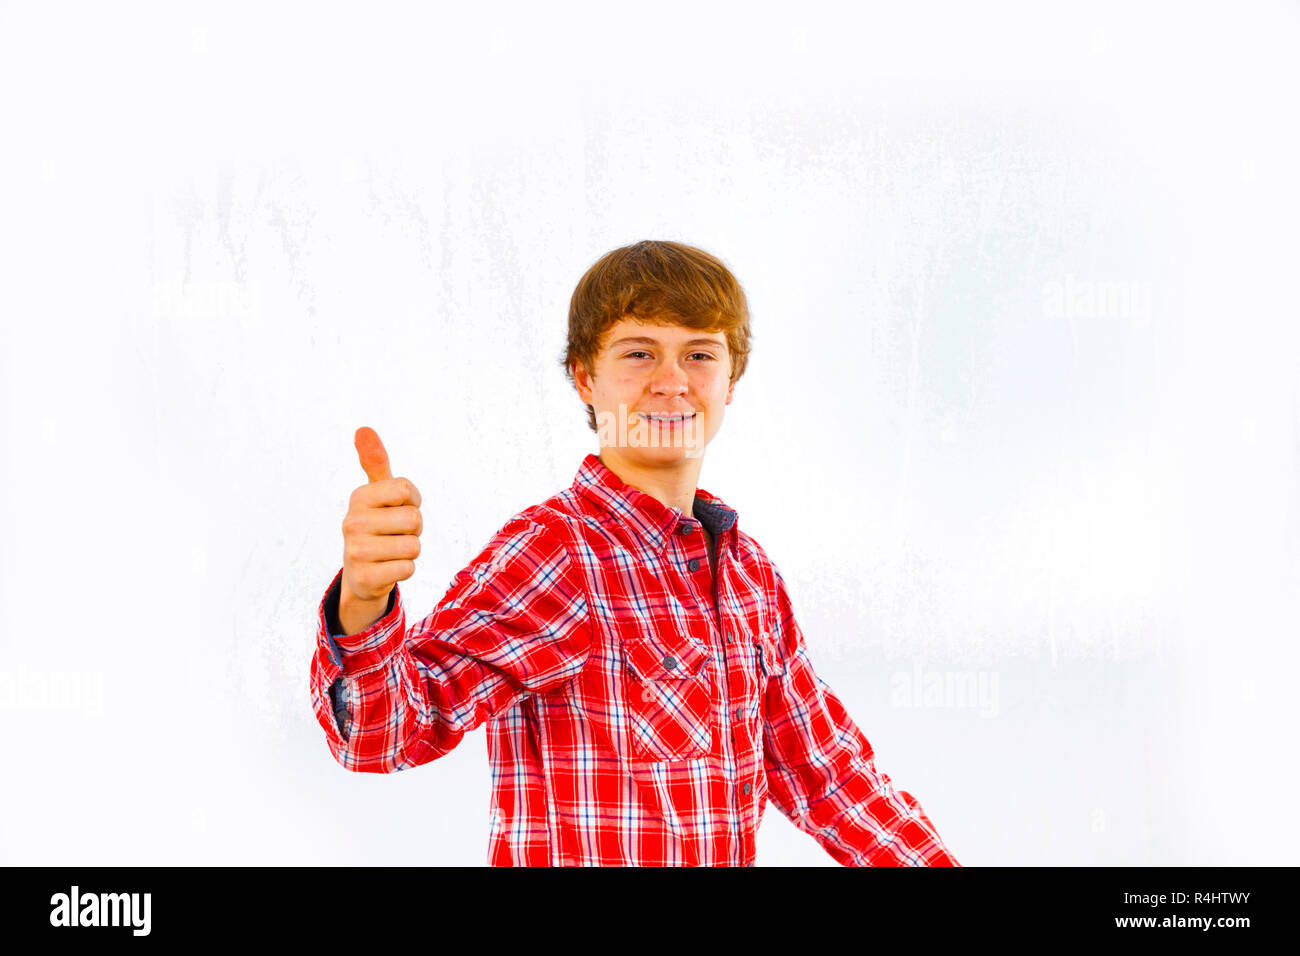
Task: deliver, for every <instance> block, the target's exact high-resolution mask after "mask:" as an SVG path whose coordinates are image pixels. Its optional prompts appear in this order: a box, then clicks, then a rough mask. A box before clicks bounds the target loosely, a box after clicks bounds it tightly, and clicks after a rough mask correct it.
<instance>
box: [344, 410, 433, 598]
mask: <svg viewBox="0 0 1300 956" xmlns="http://www.w3.org/2000/svg"><path fill="white" fill-rule="evenodd" d="M354 444H355V445H356V449H357V457H358V458H359V459H360V461H361V467H362V469H363V470H364V471H365V473H366V477H367V478H368V479H369V480H368V481H367V482H366V483H365V484H364V485H362V486H361V487H359V488H357V489H356V490H355V491H353V492H352V497H351V498H350V499H349V500H348V513H347V517H345V518H344V519H343V581H342V586H343V590H342V591H341V592H340V595H339V599H340V602H341V603H342V602H349V601H364V602H372V601H379V600H385V601H386V600H387V599H388V595H389V594H390V593H392V590H393V585H395V584H396V583H397V582H398V581H405V580H406V579H407V578H409V577H410V576H411V575H412V574H414V573H415V559H416V558H417V557H419V554H420V532H421V531H423V530H424V519H423V518H421V517H420V492H419V489H417V488H416V487H415V485H414V484H412V483H411V482H410V481H409V480H408V479H406V478H394V477H393V473H392V472H391V471H390V470H389V468H388V452H387V451H385V450H384V443H383V442H381V441H380V440H379V436H378V435H377V434H376V433H375V430H374V429H373V428H366V427H364V426H363V427H361V428H358V429H357V434H356V438H355V440H354Z"/></svg>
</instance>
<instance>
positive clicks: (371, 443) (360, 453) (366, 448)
mask: <svg viewBox="0 0 1300 956" xmlns="http://www.w3.org/2000/svg"><path fill="white" fill-rule="evenodd" d="M353 444H355V445H356V446H357V457H358V458H360V459H361V467H362V468H363V469H365V472H366V477H367V478H369V479H370V480H371V481H383V480H384V479H386V478H392V477H393V473H392V472H391V471H389V470H388V452H387V451H385V450H384V443H383V442H381V441H380V440H379V435H378V434H377V433H376V432H375V430H374V429H373V428H367V427H366V426H365V425H362V426H361V427H360V428H358V429H357V434H356V437H355V438H354V439H353Z"/></svg>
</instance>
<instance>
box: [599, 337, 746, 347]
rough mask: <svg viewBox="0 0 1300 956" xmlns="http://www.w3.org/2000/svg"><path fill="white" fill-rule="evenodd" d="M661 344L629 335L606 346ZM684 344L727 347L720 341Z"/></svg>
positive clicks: (689, 345) (654, 340)
mask: <svg viewBox="0 0 1300 956" xmlns="http://www.w3.org/2000/svg"><path fill="white" fill-rule="evenodd" d="M659 344H660V343H659V341H658V340H657V339H652V338H649V337H648V336H645V335H627V336H624V337H623V338H621V339H619V340H618V341H616V342H610V343H609V345H607V346H606V348H611V349H612V348H614V347H615V346H616V345H659ZM683 344H684V345H686V346H688V347H693V346H696V345H716V346H720V347H723V348H725V347H726V345H727V343H726V342H722V341H719V340H718V339H691V340H690V341H689V342H685V343H683Z"/></svg>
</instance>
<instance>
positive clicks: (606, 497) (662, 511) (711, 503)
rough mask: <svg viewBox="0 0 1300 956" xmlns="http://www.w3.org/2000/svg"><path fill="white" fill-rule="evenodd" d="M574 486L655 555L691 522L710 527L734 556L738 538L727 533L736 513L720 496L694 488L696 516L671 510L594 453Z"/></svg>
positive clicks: (693, 508)
mask: <svg viewBox="0 0 1300 956" xmlns="http://www.w3.org/2000/svg"><path fill="white" fill-rule="evenodd" d="M573 487H574V489H575V490H577V491H578V492H579V493H581V494H582V495H584V496H585V497H587V498H588V499H589V500H591V501H592V502H594V503H595V504H596V505H598V506H599V507H600V508H601V509H602V510H604V511H606V512H608V513H609V514H612V515H613V516H614V517H616V518H618V519H619V520H620V521H622V522H623V523H625V524H627V525H629V526H631V528H632V530H633V531H634V532H636V533H637V534H638V535H640V536H641V537H642V538H643V539H645V541H646V542H647V543H648V544H649V545H650V546H651V548H653V549H654V551H655V553H656V554H658V553H662V551H663V549H664V547H665V545H667V543H668V538H669V536H670V535H672V533H673V532H674V531H675V530H676V529H677V526H678V525H679V524H682V523H691V522H692V520H694V521H696V522H698V523H699V524H702V525H703V526H704V527H706V528H708V529H709V531H710V532H712V534H713V536H714V537H715V538H717V539H718V540H719V543H722V542H723V541H724V540H725V543H726V546H727V547H730V548H731V549H732V552H733V554H734V553H735V548H736V536H735V535H734V534H727V532H728V531H729V530H731V529H732V528H733V527H735V524H736V517H737V515H736V512H735V511H734V510H733V509H731V508H729V507H727V505H726V504H725V503H724V502H723V500H722V499H721V498H719V497H718V496H717V495H714V494H711V493H709V492H707V491H705V490H704V489H703V488H696V489H695V501H694V504H693V507H692V511H693V514H692V515H684V514H683V513H682V512H681V510H680V509H678V508H672V507H669V506H668V505H666V504H664V503H663V502H662V501H660V500H659V499H658V498H655V497H654V496H653V495H650V494H647V493H646V492H644V491H642V490H641V489H640V488H633V487H632V486H631V485H629V484H627V483H626V482H624V481H623V480H622V479H621V478H619V477H618V475H616V474H614V472H612V471H610V470H609V468H607V467H606V466H605V464H604V462H602V461H601V460H600V456H599V455H595V454H589V455H587V457H586V458H584V459H583V460H582V465H581V466H580V467H579V468H578V474H577V475H576V476H575V477H574V479H573ZM724 536H725V538H724Z"/></svg>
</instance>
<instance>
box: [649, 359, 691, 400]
mask: <svg viewBox="0 0 1300 956" xmlns="http://www.w3.org/2000/svg"><path fill="white" fill-rule="evenodd" d="M687 385H688V382H687V379H686V371H685V370H684V369H683V368H682V367H681V366H680V365H678V364H677V363H676V362H660V363H659V367H658V368H656V369H655V374H654V377H653V378H652V379H651V380H650V391H651V392H652V393H653V394H655V395H665V396H671V395H685V394H686V389H687Z"/></svg>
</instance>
